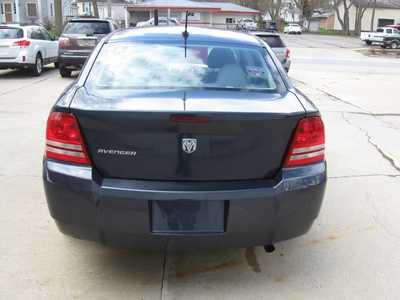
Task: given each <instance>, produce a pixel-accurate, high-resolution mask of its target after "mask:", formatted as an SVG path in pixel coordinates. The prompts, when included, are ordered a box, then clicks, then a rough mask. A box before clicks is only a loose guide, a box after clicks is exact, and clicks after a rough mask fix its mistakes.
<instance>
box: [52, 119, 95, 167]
mask: <svg viewBox="0 0 400 300" xmlns="http://www.w3.org/2000/svg"><path fill="white" fill-rule="evenodd" d="M46 157H48V158H54V159H57V160H62V161H67V162H73V163H78V164H86V165H90V160H89V156H88V154H87V151H86V147H85V143H84V140H83V137H82V134H81V131H80V129H79V124H78V121H77V119H76V118H75V116H74V115H73V114H70V113H63V112H52V113H50V116H49V119H48V120H47V130H46Z"/></svg>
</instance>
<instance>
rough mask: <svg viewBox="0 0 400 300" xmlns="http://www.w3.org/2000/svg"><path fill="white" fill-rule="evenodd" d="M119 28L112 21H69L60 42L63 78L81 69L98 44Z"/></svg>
mask: <svg viewBox="0 0 400 300" xmlns="http://www.w3.org/2000/svg"><path fill="white" fill-rule="evenodd" d="M116 29H117V26H116V25H115V24H114V23H113V22H112V21H110V20H104V19H94V18H80V19H73V20H70V21H68V23H67V24H66V25H65V27H64V30H63V32H62V34H61V36H60V38H59V40H58V43H59V52H58V62H59V69H60V74H61V76H62V77H70V76H71V72H72V71H73V70H78V69H80V68H81V67H82V66H83V64H84V63H85V61H86V59H87V58H88V56H89V55H90V53H91V52H92V51H93V49H94V47H95V46H96V45H97V43H98V42H99V41H100V40H101V39H102V38H103V37H105V36H106V35H107V34H109V33H110V32H112V31H114V30H116Z"/></svg>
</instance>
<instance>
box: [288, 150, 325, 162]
mask: <svg viewBox="0 0 400 300" xmlns="http://www.w3.org/2000/svg"><path fill="white" fill-rule="evenodd" d="M324 153H325V151H324V150H321V151H316V152H311V153H306V154H299V155H292V156H290V159H289V160H299V159H304V158H312V157H316V156H319V155H324Z"/></svg>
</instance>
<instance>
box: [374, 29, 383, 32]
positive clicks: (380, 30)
mask: <svg viewBox="0 0 400 300" xmlns="http://www.w3.org/2000/svg"><path fill="white" fill-rule="evenodd" d="M376 32H384V30H383V28H378V29H377V30H376Z"/></svg>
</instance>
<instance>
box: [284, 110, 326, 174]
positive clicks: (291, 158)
mask: <svg viewBox="0 0 400 300" xmlns="http://www.w3.org/2000/svg"><path fill="white" fill-rule="evenodd" d="M324 159H325V133H324V123H323V122H322V119H321V118H320V117H309V118H305V119H301V120H300V121H299V123H298V124H297V128H296V130H295V132H294V135H293V137H292V141H291V143H290V146H289V149H288V152H287V154H286V158H285V161H284V163H283V167H284V168H290V167H297V166H302V165H308V164H313V163H316V162H320V161H323V160H324Z"/></svg>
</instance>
